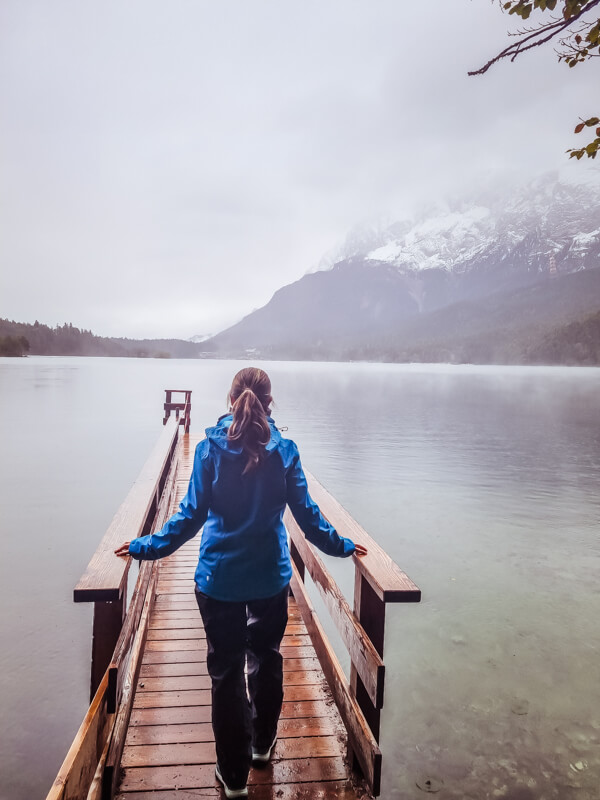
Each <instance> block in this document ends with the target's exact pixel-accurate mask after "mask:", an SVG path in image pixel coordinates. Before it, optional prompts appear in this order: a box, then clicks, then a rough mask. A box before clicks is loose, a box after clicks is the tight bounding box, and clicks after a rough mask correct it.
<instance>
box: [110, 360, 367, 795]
mask: <svg viewBox="0 0 600 800" xmlns="http://www.w3.org/2000/svg"><path fill="white" fill-rule="evenodd" d="M229 402H230V407H231V413H230V414H227V415H225V416H223V417H221V418H220V419H219V420H218V422H217V425H216V426H215V427H213V428H208V429H207V431H206V438H205V439H204V440H203V441H201V442H200V443H199V444H198V446H197V448H196V452H195V456H194V467H193V471H192V476H191V478H190V483H189V487H188V491H187V494H186V496H185V498H184V499H183V500H182V502H181V504H180V506H179V511H178V512H177V513H176V514H174V516H172V517H171V519H170V520H169V521H168V522H167V523H166V524H165V525H164V527H163V528H162V530H161V531H159V532H158V533H154V534H151V535H148V536H141V537H139V538H138V539H134V540H133V541H132V542H125V544H123V545H121V547H119V548H118V549H117V550H116V551H115V552H116V554H117V555H120V556H126V555H131V556H133V557H134V558H136V559H156V558H163V557H164V556H168V555H170V554H171V553H173V552H174V551H175V550H177V548H178V547H180V546H181V545H182V544H183V543H184V542H186V541H187V540H188V539H191V538H192V537H193V536H194V535H195V534H196V533H197V531H198V530H199V529H200V528H201V527H202V526H203V525H204V530H203V532H202V539H201V542H200V556H199V560H198V566H197V568H196V574H195V581H196V600H197V602H198V607H199V609H200V614H201V616H202V621H203V623H204V627H205V629H206V639H207V659H206V663H207V668H208V672H209V675H210V677H211V680H212V724H213V730H214V735H215V744H216V750H217V764H216V768H215V774H216V777H217V779H218V780H219V781H220V782H221V783H222V784H223V787H224V790H225V795H226V797H228V798H232V797H247V796H248V790H247V786H246V782H247V778H248V772H249V769H250V764H251V761H255V762H258V763H260V762H263V763H264V762H267V761H268V760H269V759H270V757H271V753H272V751H273V747H274V746H275V742H276V739H277V723H278V720H279V714H280V712H281V703H282V700H283V670H282V657H281V654H280V652H279V648H280V644H281V639H282V638H283V634H284V631H285V627H286V624H287V598H288V591H289V582H290V578H291V576H292V566H291V562H290V554H289V549H288V542H287V534H286V530H285V527H284V525H283V512H284V510H285V507H286V504H287V505H289V507H290V509H291V511H292V514H293V515H294V517H295V518H296V521H297V522H298V524H299V525H300V527H301V528H302V530H303V531H304V534H305V535H306V537H307V539H308V540H309V541H310V542H312V543H313V544H314V545H316V546H317V547H318V548H319V549H321V550H322V551H323V552H325V553H328V554H329V555H334V556H341V557H345V556H349V555H352V554H353V553H354V554H356V555H358V556H362V555H365V554H366V552H367V551H366V549H365V548H364V547H361V546H360V545H355V544H354V542H352V541H351V540H350V539H345V538H343V537H341V536H339V535H338V534H337V533H336V531H335V530H334V528H332V526H331V525H330V524H329V523H328V522H327V520H325V519H324V517H323V516H322V515H321V512H320V511H319V509H318V507H317V506H316V505H315V503H314V502H313V501H312V499H311V497H310V495H309V493H308V489H307V484H306V478H305V476H304V472H303V471H302V466H301V464H300V456H299V454H298V448H297V447H296V445H295V443H294V442H293V441H291V440H290V439H284V438H283V437H282V436H281V434H280V433H279V431H278V430H277V428H276V427H275V423H274V422H273V420H272V419H271V417H270V413H271V404H272V402H273V398H272V397H271V382H270V380H269V376H268V375H267V374H266V372H264V371H263V370H262V369H257V368H253V367H248V368H246V369H243V370H241V371H240V372H238V373H237V375H236V376H235V378H234V379H233V383H232V386H231V390H230V392H229ZM246 662H247V674H248V683H247V688H246V680H245V677H244V667H245V666H246ZM248 697H249V702H248Z"/></svg>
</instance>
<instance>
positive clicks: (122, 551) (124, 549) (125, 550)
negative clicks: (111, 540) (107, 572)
mask: <svg viewBox="0 0 600 800" xmlns="http://www.w3.org/2000/svg"><path fill="white" fill-rule="evenodd" d="M130 544H131V542H123V544H122V545H121V546H120V547H117V549H116V550H115V555H117V556H128V555H129V545H130Z"/></svg>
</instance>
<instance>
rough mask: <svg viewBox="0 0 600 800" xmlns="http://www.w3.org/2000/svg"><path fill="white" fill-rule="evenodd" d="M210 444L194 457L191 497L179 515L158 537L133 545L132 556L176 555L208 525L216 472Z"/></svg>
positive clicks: (144, 538)
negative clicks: (178, 549)
mask: <svg viewBox="0 0 600 800" xmlns="http://www.w3.org/2000/svg"><path fill="white" fill-rule="evenodd" d="M208 455H209V443H208V440H207V439H204V440H203V441H201V442H200V443H199V444H198V446H197V447H196V452H195V453H194V467H193V469H192V475H191V477H190V483H189V486H188V490H187V493H186V495H185V497H184V498H183V500H182V501H181V503H180V504H179V511H177V512H176V513H175V514H173V516H172V517H171V519H170V520H168V522H165V524H164V525H163V527H162V530H160V531H158V532H157V533H152V534H148V536H140V537H138V538H137V539H134V540H133V541H132V542H131V543H130V545H129V554H130V555H131V556H133V557H134V558H135V559H138V560H140V561H153V560H155V559H157V558H164V557H165V556H170V555H171V553H174V552H175V550H177V548H178V547H181V545H182V544H184V543H185V542H187V541H188V539H192V538H193V537H194V536H195V535H196V534H197V533H198V531H199V530H200V528H201V527H202V526H203V525H204V523H205V522H206V518H207V516H208V509H209V506H210V491H211V484H212V468H211V464H210V459H209V457H208Z"/></svg>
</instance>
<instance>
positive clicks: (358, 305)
mask: <svg viewBox="0 0 600 800" xmlns="http://www.w3.org/2000/svg"><path fill="white" fill-rule="evenodd" d="M598 208H600V189H599V188H598V187H591V188H590V187H581V186H580V187H574V186H568V185H563V184H560V183H557V182H556V181H553V180H551V179H550V178H545V179H542V180H540V181H537V182H535V183H534V184H532V185H530V186H528V187H525V188H524V189H522V190H519V191H518V192H514V193H513V194H511V195H506V194H502V193H497V194H494V193H492V192H491V191H489V190H488V191H487V194H486V195H480V196H478V197H475V198H471V199H469V200H465V199H463V200H460V201H456V202H455V203H454V204H453V205H446V206H445V207H443V208H435V209H430V211H429V212H428V214H427V215H425V216H422V217H421V218H419V219H417V220H416V221H407V220H403V221H400V222H396V223H394V224H392V225H389V226H387V227H385V228H380V229H377V230H368V231H367V232H366V233H365V235H364V236H363V237H361V236H360V235H358V234H357V233H355V232H354V233H353V234H352V235H351V236H350V237H349V239H348V242H347V244H346V245H344V246H343V247H342V248H341V250H340V252H339V255H341V256H343V258H342V259H341V260H339V261H338V262H337V263H335V264H334V266H333V267H331V268H330V269H327V270H321V271H318V272H313V273H310V274H307V275H305V276H304V277H303V278H301V279H300V280H298V281H296V282H295V283H293V284H290V285H288V286H285V287H283V288H282V289H280V290H279V291H277V292H276V293H275V295H274V296H273V298H272V299H271V300H270V302H269V303H267V305H265V306H264V307H263V308H261V309H259V310H258V311H256V312H254V313H252V314H250V315H249V316H247V317H246V318H244V319H243V320H242V321H241V322H239V323H237V325H234V326H232V327H231V328H229V329H227V330H226V331H223V332H222V333H220V334H218V335H217V336H215V337H213V338H211V339H209V340H207V341H206V342H205V343H204V344H203V350H205V351H206V352H208V353H211V354H214V355H220V356H240V355H244V354H253V355H259V356H262V357H265V358H349V357H350V358H374V359H379V358H397V359H401V360H406V359H407V358H409V357H410V354H411V353H412V357H413V358H414V360H420V359H425V360H432V359H434V358H435V359H437V358H439V357H440V356H439V354H440V353H449V354H450V355H447V356H446V357H447V358H448V359H450V360H452V359H453V358H456V357H458V358H461V359H467V360H469V359H471V358H472V357H473V355H474V354H475V356H476V358H477V360H479V356H477V353H478V352H479V350H480V349H481V348H479V347H475V345H476V342H475V341H472V342H471V344H470V345H469V346H467V344H466V343H467V342H468V341H470V340H471V339H473V337H476V336H477V337H480V338H481V341H484V340H486V341H487V340H488V339H489V340H490V341H493V342H495V343H496V345H497V346H495V349H494V348H491V349H490V347H486V348H484V349H485V352H487V353H490V352H493V353H495V355H494V357H495V358H500V359H501V360H506V358H508V357H509V355H510V357H511V358H517V359H523V358H525V357H526V356H525V354H524V350H523V348H524V347H525V344H524V343H523V342H524V340H523V342H522V343H521V345H519V347H517V346H516V345H515V342H516V341H517V338H516V331H517V330H521V331H523V330H525V329H533V328H536V326H537V327H539V328H540V331H541V330H542V328H543V335H547V334H548V331H550V330H551V329H552V328H553V326H554V327H556V326H558V325H565V324H568V323H570V322H575V321H577V320H578V319H580V318H581V316H582V315H585V314H589V313H592V312H594V311H596V310H600V286H599V285H598V283H597V275H598V274H600V273H598V269H599V268H600V214H599V213H598ZM583 273H585V274H590V275H591V277H590V278H589V285H588V286H587V288H582V287H583V286H584V284H585V283H586V281H588V278H582V279H579V278H577V276H578V275H579V274H583ZM540 326H541V327H540ZM511 332H512V333H511ZM513 334H514V335H513ZM540 335H542V334H541V333H540ZM521 339H522V337H521ZM521 339H519V341H521ZM508 340H510V341H511V342H512V343H513V344H512V345H511V347H509V348H508V350H506V347H507V345H506V342H507V341H508ZM502 342H505V345H501V344H500V343H502ZM457 353H459V354H460V355H457Z"/></svg>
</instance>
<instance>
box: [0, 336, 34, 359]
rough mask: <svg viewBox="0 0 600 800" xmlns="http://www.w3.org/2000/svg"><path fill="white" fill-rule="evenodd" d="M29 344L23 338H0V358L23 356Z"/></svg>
mask: <svg viewBox="0 0 600 800" xmlns="http://www.w3.org/2000/svg"><path fill="white" fill-rule="evenodd" d="M28 351H29V342H28V341H27V339H26V338H25V337H24V336H0V356H24V355H25V354H26V353H27V352H28Z"/></svg>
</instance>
